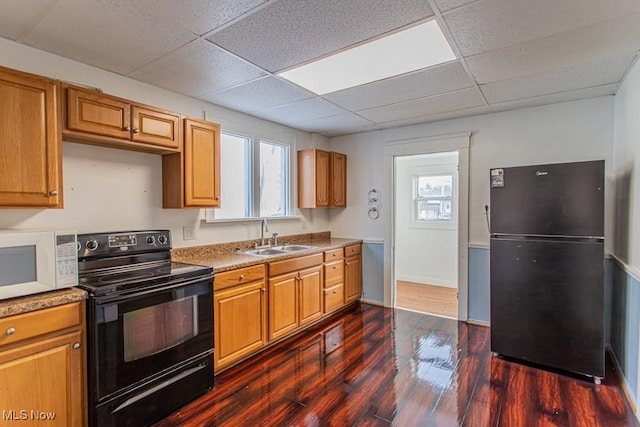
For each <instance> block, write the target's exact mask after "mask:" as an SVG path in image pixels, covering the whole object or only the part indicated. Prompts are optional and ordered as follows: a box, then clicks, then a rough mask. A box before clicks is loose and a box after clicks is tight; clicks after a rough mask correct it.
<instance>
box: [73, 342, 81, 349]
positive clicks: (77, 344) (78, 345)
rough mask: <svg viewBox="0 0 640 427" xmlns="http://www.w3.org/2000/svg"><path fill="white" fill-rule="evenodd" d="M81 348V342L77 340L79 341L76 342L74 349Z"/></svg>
mask: <svg viewBox="0 0 640 427" xmlns="http://www.w3.org/2000/svg"><path fill="white" fill-rule="evenodd" d="M79 348H80V343H79V342H77V343H75V344H74V345H73V349H74V350H77V349H79Z"/></svg>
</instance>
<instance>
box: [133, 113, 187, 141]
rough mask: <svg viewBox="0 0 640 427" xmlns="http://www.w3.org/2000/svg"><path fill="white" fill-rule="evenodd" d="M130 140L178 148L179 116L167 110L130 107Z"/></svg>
mask: <svg viewBox="0 0 640 427" xmlns="http://www.w3.org/2000/svg"><path fill="white" fill-rule="evenodd" d="M131 127H132V129H131V140H132V141H135V142H141V143H145V144H152V145H159V146H161V147H166V148H172V149H174V150H176V151H178V150H180V140H181V139H180V116H179V115H177V114H172V113H169V112H167V111H160V110H153V109H150V108H143V107H140V106H137V105H133V106H132V107H131Z"/></svg>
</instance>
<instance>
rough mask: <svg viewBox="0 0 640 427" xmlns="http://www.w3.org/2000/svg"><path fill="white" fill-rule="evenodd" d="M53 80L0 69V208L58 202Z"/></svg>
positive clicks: (59, 169)
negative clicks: (0, 112)
mask: <svg viewBox="0 0 640 427" xmlns="http://www.w3.org/2000/svg"><path fill="white" fill-rule="evenodd" d="M56 97H57V84H56V82H54V81H52V80H49V79H45V78H42V77H38V76H34V75H31V74H27V73H22V72H19V71H14V70H9V69H7V68H2V67H0V111H2V114H0V206H22V207H59V206H61V205H62V154H61V137H60V129H59V128H58V118H57V105H56V104H57V99H56Z"/></svg>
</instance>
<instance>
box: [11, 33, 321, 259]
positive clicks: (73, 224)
mask: <svg viewBox="0 0 640 427" xmlns="http://www.w3.org/2000/svg"><path fill="white" fill-rule="evenodd" d="M0 65H2V66H5V67H9V68H14V69H18V70H22V71H26V72H30V73H33V74H39V75H43V76H47V77H52V78H56V79H60V80H64V81H70V82H74V83H79V84H85V85H89V86H94V87H99V88H101V89H102V90H103V91H104V92H105V93H108V94H111V95H116V96H120V97H123V98H127V99H131V100H134V101H137V102H141V103H144V104H149V105H154V106H157V107H160V108H164V109H167V110H171V111H175V112H178V113H182V114H185V115H189V116H193V117H198V118H206V119H207V120H211V121H215V122H218V123H220V124H221V126H222V129H229V130H236V131H243V130H244V129H246V128H251V129H258V130H259V131H261V132H265V133H268V134H269V135H272V136H273V135H275V137H277V136H278V135H282V136H283V137H288V139H293V140H294V141H295V150H298V149H303V148H309V147H318V148H325V149H326V148H328V146H329V141H328V139H327V138H324V137H322V136H319V135H310V134H309V133H306V132H301V131H297V130H294V129H291V128H287V127H285V126H281V125H277V124H274V123H271V122H268V121H265V120H260V119H257V118H254V117H251V116H248V115H245V114H242V113H238V112H234V111H231V110H228V109H225V108H222V107H218V106H215V105H213V104H209V103H206V102H204V101H200V100H197V99H194V98H190V97H186V96H183V95H179V94H176V93H173V92H170V91H167V90H164V89H160V88H157V87H154V86H150V85H147V84H144V83H140V82H137V81H135V80H132V79H129V78H126V77H123V76H119V75H117V74H114V73H111V72H107V71H104V70H100V69H97V68H94V67H90V66H87V65H83V64H80V63H78V62H75V61H71V60H69V59H65V58H62V57H59V56H56V55H52V54H49V53H45V52H42V51H39V50H36V49H32V48H29V47H26V46H23V45H20V44H18V43H15V42H12V41H9V40H5V39H1V38H0ZM295 176H296V169H295V166H294V167H293V168H292V182H293V183H294V186H295V181H296V179H295ZM63 183H64V185H63V188H64V209H4V210H0V228H31V227H53V228H71V229H75V230H78V232H94V231H117V230H130V229H146V228H156V227H163V228H168V229H170V230H171V232H172V236H173V240H174V241H173V243H174V247H183V246H195V245H205V244H210V243H218V242H227V241H235V240H244V239H253V238H257V237H258V236H259V230H260V224H259V222H249V223H215V224H206V223H203V222H201V220H200V217H201V212H200V209H162V167H161V157H160V156H159V155H153V154H144V153H136V152H130V151H125V150H118V149H112V148H101V147H94V146H89V145H82V144H76V143H68V142H65V143H64V144H63ZM294 190H295V187H294ZM294 194H296V192H295V191H294ZM294 198H295V196H294ZM223 203H224V200H223ZM295 213H296V214H298V215H301V218H300V219H297V220H273V221H271V222H270V224H269V225H270V227H269V230H270V231H271V232H277V233H279V234H281V235H287V234H299V233H307V232H315V231H328V230H329V222H328V213H327V210H326V209H317V210H315V211H311V210H309V209H305V210H303V211H299V210H295ZM188 225H192V226H195V227H196V228H197V239H196V240H188V241H183V240H182V227H183V226H188Z"/></svg>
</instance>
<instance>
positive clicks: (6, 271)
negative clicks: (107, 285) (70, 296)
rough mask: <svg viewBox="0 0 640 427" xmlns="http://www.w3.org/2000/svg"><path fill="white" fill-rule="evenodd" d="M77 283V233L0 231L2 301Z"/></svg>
mask: <svg viewBox="0 0 640 427" xmlns="http://www.w3.org/2000/svg"><path fill="white" fill-rule="evenodd" d="M77 284H78V249H77V237H76V233H75V232H70V231H55V230H0V300H3V299H7V298H15V297H19V296H23V295H30V294H35V293H39V292H47V291H53V290H56V289H62V288H66V287H69V286H75V285H77Z"/></svg>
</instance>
